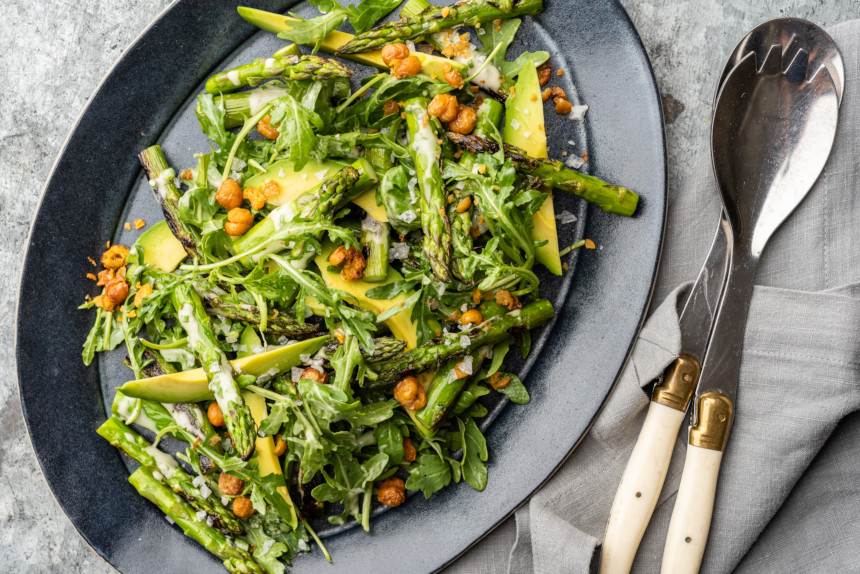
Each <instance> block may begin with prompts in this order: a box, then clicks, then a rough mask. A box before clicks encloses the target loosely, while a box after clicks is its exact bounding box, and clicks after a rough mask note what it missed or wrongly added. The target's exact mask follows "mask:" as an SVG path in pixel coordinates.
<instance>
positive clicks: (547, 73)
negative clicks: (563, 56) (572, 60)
mask: <svg viewBox="0 0 860 574" xmlns="http://www.w3.org/2000/svg"><path fill="white" fill-rule="evenodd" d="M537 75H538V82H540V85H541V86H545V85H546V84H547V82H549V79H550V77H552V64H550V63H549V62H544V63H543V64H541V65H540V66H538V68H537Z"/></svg>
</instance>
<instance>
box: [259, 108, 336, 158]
mask: <svg viewBox="0 0 860 574" xmlns="http://www.w3.org/2000/svg"><path fill="white" fill-rule="evenodd" d="M273 101H274V102H276V103H275V105H274V106H273V107H272V110H271V113H270V114H269V115H270V116H271V119H270V120H269V122H270V123H271V125H273V126H277V127H278V132H279V134H278V139H277V140H275V147H276V148H277V149H279V150H283V149H288V148H289V153H288V154H287V157H288V158H289V159H290V160H292V162H293V169H294V170H295V171H299V170H301V169H302V168H303V167H304V166H305V164H306V163H307V162H308V159H310V155H311V151H312V150H313V149H314V143H315V139H314V132H313V129H311V123H312V122H313V123H314V124H315V125H317V127H318V128H322V127H323V121H322V118H320V117H319V115H318V114H317V113H316V112H314V111H312V110H309V109H308V108H306V107H305V106H303V105H302V104H300V103H299V102H297V101H296V100H295V98H293V97H292V96H291V95H289V94H287V95H285V96H281V97H280V98H277V99H276V100H273Z"/></svg>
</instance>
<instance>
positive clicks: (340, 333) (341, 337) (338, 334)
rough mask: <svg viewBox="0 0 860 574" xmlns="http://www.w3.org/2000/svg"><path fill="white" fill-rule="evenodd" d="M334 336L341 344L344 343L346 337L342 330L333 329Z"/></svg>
mask: <svg viewBox="0 0 860 574" xmlns="http://www.w3.org/2000/svg"><path fill="white" fill-rule="evenodd" d="M334 338H335V339H337V342H338V343H340V344H341V345H343V344H344V343H346V337H345V336H344V334H343V331H341V330H340V329H335V330H334Z"/></svg>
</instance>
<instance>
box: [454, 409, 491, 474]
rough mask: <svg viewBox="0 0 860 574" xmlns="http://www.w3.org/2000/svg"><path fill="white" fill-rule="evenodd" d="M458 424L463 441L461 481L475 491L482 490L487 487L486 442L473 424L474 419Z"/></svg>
mask: <svg viewBox="0 0 860 574" xmlns="http://www.w3.org/2000/svg"><path fill="white" fill-rule="evenodd" d="M457 422H458V423H459V424H460V435H461V436H462V441H463V460H462V467H463V479H464V480H465V481H466V482H467V483H469V485H470V486H471V487H472V488H474V489H475V490H478V491H481V490H484V488H486V486H487V465H485V464H484V462H485V461H486V460H487V440H486V439H485V438H484V435H483V434H481V429H479V428H478V425H477V424H475V419H473V418H471V417H469V418H468V419H466V422H465V424H464V423H463V421H462V420H460V419H458V421H457Z"/></svg>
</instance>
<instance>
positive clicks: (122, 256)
mask: <svg viewBox="0 0 860 574" xmlns="http://www.w3.org/2000/svg"><path fill="white" fill-rule="evenodd" d="M126 257H128V247H125V246H124V245H113V246H111V247H110V249H108V250H107V251H105V252H104V253H102V265H104V266H105V269H119V268H120V267H122V266H124V265H125V260H126Z"/></svg>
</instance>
